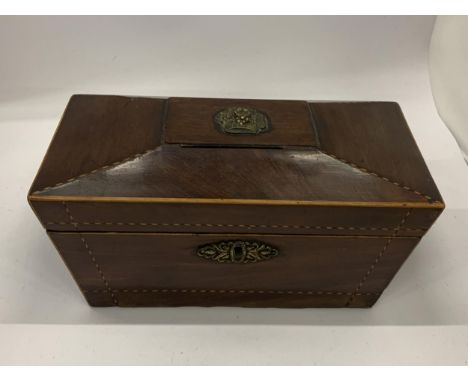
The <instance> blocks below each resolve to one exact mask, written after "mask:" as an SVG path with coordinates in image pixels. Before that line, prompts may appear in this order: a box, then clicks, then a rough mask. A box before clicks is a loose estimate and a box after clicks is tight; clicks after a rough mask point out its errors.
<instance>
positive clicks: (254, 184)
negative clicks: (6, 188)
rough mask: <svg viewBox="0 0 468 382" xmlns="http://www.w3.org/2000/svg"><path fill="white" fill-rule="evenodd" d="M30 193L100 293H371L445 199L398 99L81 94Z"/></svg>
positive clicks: (236, 299)
mask: <svg viewBox="0 0 468 382" xmlns="http://www.w3.org/2000/svg"><path fill="white" fill-rule="evenodd" d="M28 200H29V202H30V204H31V206H32V208H33V209H34V211H35V213H36V215H37V217H38V218H39V220H40V222H41V223H42V225H43V226H44V228H45V229H46V230H47V234H48V235H49V237H50V239H51V240H52V241H53V243H54V245H55V246H56V248H57V250H58V251H59V253H60V255H61V256H62V258H63V260H64V262H65V264H66V265H67V267H68V269H69V270H70V272H71V273H72V275H73V277H74V279H75V280H76V282H77V284H78V286H79V288H80V289H81V291H82V293H83V295H84V296H85V298H86V300H87V301H88V303H89V304H90V305H92V306H114V305H116V306H122V307H125V306H185V305H195V306H220V305H221V306H245V307H288V308H303V307H358V308H362V307H369V306H372V305H373V304H374V303H375V302H376V301H377V299H378V298H379V296H380V295H381V294H382V292H383V290H384V289H385V287H386V286H387V285H388V284H389V282H390V281H391V279H392V278H393V276H394V275H395V273H396V272H397V271H398V269H399V268H400V266H401V265H402V264H403V263H404V261H405V259H406V258H407V257H408V255H409V254H410V253H411V251H412V250H413V249H414V247H415V246H416V245H417V244H418V242H419V240H420V239H421V238H422V237H423V236H424V234H425V233H426V232H427V230H428V229H429V228H430V226H431V225H432V224H433V223H434V221H435V220H436V219H437V217H438V216H439V214H440V213H441V212H442V210H443V208H444V204H443V201H442V198H441V196H440V194H439V192H438V190H437V188H436V185H435V184H434V181H433V180H432V178H431V175H430V173H429V171H428V169H427V167H426V165H425V163H424V160H423V158H422V156H421V153H420V152H419V150H418V147H417V145H416V143H415V141H414V139H413V137H412V135H411V132H410V130H409V128H408V125H407V123H406V122H405V119H404V117H403V114H402V112H401V110H400V107H399V106H398V104H396V103H393V102H305V101H279V100H243V99H202V98H168V99H165V98H145V97H121V96H100V95H74V96H73V97H72V98H71V99H70V101H69V103H68V106H67V108H66V110H65V113H64V115H63V117H62V119H61V121H60V124H59V127H58V129H57V131H56V133H55V135H54V137H53V140H52V143H51V144H50V147H49V149H48V151H47V154H46V156H45V159H44V161H43V163H42V166H41V167H40V170H39V172H38V174H37V176H36V179H35V180H34V182H33V185H32V187H31V190H30V192H29V195H28Z"/></svg>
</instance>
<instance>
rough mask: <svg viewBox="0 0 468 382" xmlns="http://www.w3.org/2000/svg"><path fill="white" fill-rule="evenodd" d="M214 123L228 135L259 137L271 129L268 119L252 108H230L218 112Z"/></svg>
mask: <svg viewBox="0 0 468 382" xmlns="http://www.w3.org/2000/svg"><path fill="white" fill-rule="evenodd" d="M214 122H215V125H216V127H217V128H218V130H220V131H221V132H223V133H226V134H241V135H257V134H261V133H266V132H267V131H269V130H270V129H271V127H270V123H269V121H268V117H267V116H266V115H265V114H264V113H262V112H261V111H258V110H255V109H252V108H250V107H229V108H227V109H224V110H221V111H219V112H217V113H216V114H215V116H214Z"/></svg>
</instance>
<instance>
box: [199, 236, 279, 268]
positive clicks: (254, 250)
mask: <svg viewBox="0 0 468 382" xmlns="http://www.w3.org/2000/svg"><path fill="white" fill-rule="evenodd" d="M197 255H198V256H200V257H203V258H205V259H208V260H211V261H215V262H218V263H235V264H236V263H237V264H246V263H257V262H259V261H264V260H269V259H271V258H273V257H275V256H277V255H278V250H277V249H276V248H273V247H272V246H270V245H268V244H265V243H262V242H258V241H244V240H233V241H221V242H218V243H211V244H207V245H203V246H201V247H199V248H198V250H197Z"/></svg>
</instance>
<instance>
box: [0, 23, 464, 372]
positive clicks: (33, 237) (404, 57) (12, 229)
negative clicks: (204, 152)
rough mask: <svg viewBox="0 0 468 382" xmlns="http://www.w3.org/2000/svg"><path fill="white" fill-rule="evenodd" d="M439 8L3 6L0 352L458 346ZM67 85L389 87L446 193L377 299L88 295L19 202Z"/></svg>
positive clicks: (459, 185) (103, 359)
mask: <svg viewBox="0 0 468 382" xmlns="http://www.w3.org/2000/svg"><path fill="white" fill-rule="evenodd" d="M433 23H434V18H433V17H282V18H279V17H262V18H258V17H241V18H236V17H191V18H187V17H104V18H102V17H99V18H97V17H94V18H93V17H0V52H2V56H1V59H0V159H1V160H0V195H1V196H2V203H1V204H0V225H1V226H0V243H1V247H0V338H2V340H1V341H0V363H6V364H8V363H25V362H30V363H78V364H80V363H84V364H89V363H96V364H99V363H119V362H122V363H125V364H133V363H155V364H181V363H182V364H187V363H189V364H214V363H216V364H313V363H321V364H324V363H325V364H330V363H332V364H333V363H338V364H342V363H379V364H381V363H390V364H391V363H464V362H467V361H468V345H467V341H466V336H467V335H468V298H467V297H468V287H467V285H466V274H467V271H468V256H467V254H468V238H467V235H466V227H467V226H468V202H467V198H466V195H467V192H468V171H467V167H466V166H465V164H464V161H463V159H462V156H461V154H460V152H459V151H458V148H457V146H456V144H455V141H454V139H453V138H452V136H451V135H450V133H449V132H448V130H447V129H446V128H445V126H444V124H443V123H442V121H441V120H440V118H439V116H438V114H437V111H436V109H435V106H434V103H433V99H432V95H431V89H430V83H429V75H428V64H427V57H428V47H429V42H430V37H431V32H432V28H433ZM73 93H106V94H123V95H148V96H213V97H245V98H282V99H285V98H291V99H308V100H325V99H327V100H392V101H398V102H399V103H400V105H401V106H402V109H403V111H404V113H405V115H406V117H407V120H408V123H409V125H410V126H411V129H412V132H413V134H414V136H415V139H416V141H417V142H418V144H419V146H420V149H421V151H422V153H423V155H424V157H425V159H426V161H427V163H428V166H429V168H430V170H431V172H432V174H433V176H434V178H435V180H436V183H437V184H438V186H439V188H440V191H441V193H442V195H443V197H444V199H445V202H446V204H447V209H446V211H445V212H444V214H443V215H442V217H441V218H440V219H439V220H438V222H437V223H436V224H435V225H434V227H433V228H432V229H431V231H430V232H429V233H428V235H427V236H426V237H425V238H424V239H423V241H422V242H421V243H420V244H419V245H418V247H417V248H416V250H415V252H414V253H413V254H412V256H411V257H410V259H409V260H408V261H407V262H406V263H405V265H404V266H403V267H402V269H401V270H400V272H399V273H398V275H397V277H396V278H395V279H394V281H393V282H392V284H391V285H390V287H389V288H388V289H387V290H386V292H385V293H384V295H383V296H382V298H381V300H380V301H379V302H378V303H377V304H376V305H375V307H374V308H372V309H370V310H345V309H341V310H340V309H334V310H323V309H305V310H280V309H263V310H259V309H241V308H211V309H206V308H205V309H201V308H177V309H167V308H166V309H161V308H160V309H156V308H142V309H119V308H105V309H103V308H101V309H93V308H90V307H89V306H87V305H86V303H85V301H84V300H83V298H82V297H81V295H80V293H79V291H78V288H77V287H76V286H75V284H74V282H73V281H72V278H71V276H70V275H69V274H68V272H67V270H66V268H65V266H64V265H63V263H62V262H61V260H60V258H59V255H58V254H57V253H56V251H55V249H54V248H53V246H52V244H51V243H50V242H49V240H48V238H47V237H46V235H45V233H44V232H43V230H42V228H41V226H40V224H39V222H38V221H37V220H36V218H35V216H34V215H33V213H32V211H31V210H30V208H29V206H28V205H27V203H26V194H27V189H28V187H29V185H30V183H31V182H32V179H33V177H34V175H35V172H36V171H37V168H38V166H39V164H40V161H41V159H42V157H43V155H44V153H45V150H46V148H47V145H48V143H49V142H50V139H51V137H52V134H53V132H54V129H55V127H56V125H57V123H58V120H59V118H60V115H61V113H62V111H63V109H64V107H65V105H66V102H67V100H68V98H69V96H70V95H71V94H73ZM108 324H114V325H112V326H109V325H108Z"/></svg>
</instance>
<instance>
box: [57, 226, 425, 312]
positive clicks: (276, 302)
mask: <svg viewBox="0 0 468 382" xmlns="http://www.w3.org/2000/svg"><path fill="white" fill-rule="evenodd" d="M49 235H50V237H51V238H52V240H53V241H54V243H55V244H56V246H57V248H58V249H59V251H60V253H61V255H62V257H63V259H64V261H65V262H66V264H67V266H68V267H69V269H70V270H71V272H72V273H73V276H74V277H75V279H76V280H77V282H78V283H79V285H80V288H81V289H82V291H83V293H84V294H85V296H86V299H87V300H88V302H89V303H90V304H91V305H96V306H110V305H118V306H181V305H197V306H214V305H225V306H229V305H231V306H252V307H266V306H274V307H345V306H351V307H353V306H355V307H365V306H370V305H372V304H373V303H374V302H375V301H376V300H377V298H378V297H379V295H380V293H381V292H382V290H383V289H384V288H385V287H386V285H387V284H388V283H389V281H390V280H391V278H392V277H393V275H394V274H395V273H396V271H397V270H398V268H399V267H400V265H401V264H402V263H403V262H404V260H405V259H406V257H407V256H408V255H409V253H410V252H411V250H412V249H413V248H414V246H415V245H416V244H417V242H418V241H419V238H415V237H406V238H403V237H398V238H394V237H391V236H389V237H375V236H374V237H369V236H354V237H353V236H306V235H246V234H241V235H236V234H155V233H89V232H88V233H82V232H76V233H67V232H49Z"/></svg>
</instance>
